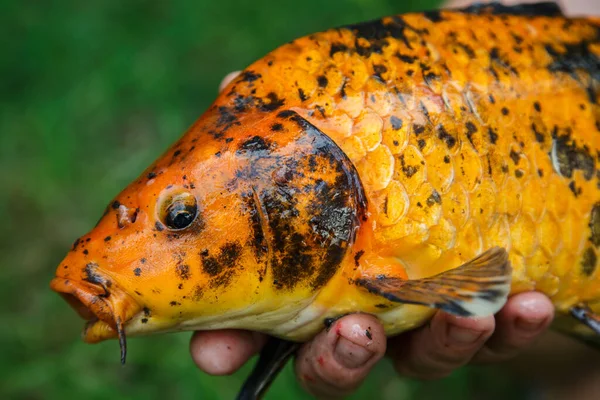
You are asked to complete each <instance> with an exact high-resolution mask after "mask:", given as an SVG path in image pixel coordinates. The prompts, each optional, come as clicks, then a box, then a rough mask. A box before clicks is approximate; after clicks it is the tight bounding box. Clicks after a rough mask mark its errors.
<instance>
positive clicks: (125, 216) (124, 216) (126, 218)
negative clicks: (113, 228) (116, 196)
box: [117, 204, 140, 228]
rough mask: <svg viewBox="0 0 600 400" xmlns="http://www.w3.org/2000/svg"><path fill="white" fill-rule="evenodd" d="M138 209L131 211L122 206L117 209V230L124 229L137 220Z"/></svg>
mask: <svg viewBox="0 0 600 400" xmlns="http://www.w3.org/2000/svg"><path fill="white" fill-rule="evenodd" d="M139 211H140V209H139V208H136V209H131V208H129V207H127V206H125V205H123V204H121V205H119V208H118V209H117V225H118V226H119V228H124V227H126V226H127V225H129V224H133V223H134V222H135V220H136V219H137V215H138V212H139Z"/></svg>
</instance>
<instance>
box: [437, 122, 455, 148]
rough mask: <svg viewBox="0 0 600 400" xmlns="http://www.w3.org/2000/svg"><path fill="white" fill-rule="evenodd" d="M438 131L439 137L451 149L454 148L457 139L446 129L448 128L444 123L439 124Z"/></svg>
mask: <svg viewBox="0 0 600 400" xmlns="http://www.w3.org/2000/svg"><path fill="white" fill-rule="evenodd" d="M437 131H438V138H439V139H440V140H443V141H444V142H445V143H446V146H447V147H448V148H449V149H451V148H453V147H454V146H455V145H456V139H455V138H454V137H453V136H452V135H450V134H449V133H448V132H447V131H446V128H444V125H442V124H440V125H438V127H437Z"/></svg>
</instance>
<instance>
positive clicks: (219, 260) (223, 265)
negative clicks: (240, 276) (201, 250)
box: [202, 242, 242, 286]
mask: <svg viewBox="0 0 600 400" xmlns="http://www.w3.org/2000/svg"><path fill="white" fill-rule="evenodd" d="M241 254H242V246H241V245H240V244H239V243H236V242H227V243H225V244H224V245H223V246H222V247H221V249H220V253H219V254H218V256H217V257H214V256H213V257H208V256H202V269H203V270H204V272H206V273H207V274H208V275H210V276H213V277H214V276H216V275H219V274H220V273H221V272H223V271H224V270H226V269H231V268H233V267H235V266H236V263H237V261H238V260H239V257H240V256H241ZM232 276H233V275H232V274H228V275H227V277H222V278H221V279H220V280H212V281H211V282H212V284H213V285H217V286H219V285H220V284H222V285H226V284H228V283H229V282H230V280H231V278H232Z"/></svg>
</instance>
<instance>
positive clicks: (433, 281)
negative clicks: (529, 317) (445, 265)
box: [356, 247, 512, 317]
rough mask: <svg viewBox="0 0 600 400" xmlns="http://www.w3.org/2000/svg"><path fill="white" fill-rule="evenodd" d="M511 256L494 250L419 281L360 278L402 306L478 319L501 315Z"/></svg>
mask: <svg viewBox="0 0 600 400" xmlns="http://www.w3.org/2000/svg"><path fill="white" fill-rule="evenodd" d="M511 272H512V271H511V266H510V262H509V261H508V253H507V252H506V250H504V249H503V248H500V247H494V248H491V249H490V250H488V251H486V252H484V253H483V254H481V255H480V256H478V257H476V258H474V259H473V260H471V261H469V262H467V263H465V264H463V265H461V266H460V267H458V268H455V269H452V270H449V271H446V272H443V273H441V274H438V275H435V276H432V277H428V278H423V279H415V280H406V279H401V278H395V277H386V276H379V277H376V278H363V279H358V280H357V281H356V283H357V284H358V285H360V286H363V287H364V288H366V289H367V290H368V291H369V292H371V293H374V294H378V295H380V296H383V297H385V298H386V299H388V300H390V301H394V302H398V303H406V304H420V305H424V306H428V307H432V308H437V309H440V310H443V311H446V312H448V313H451V314H455V315H459V316H463V317H474V316H487V315H492V314H494V313H496V312H498V311H499V310H500V309H501V308H502V306H504V304H505V303H506V299H507V297H508V294H509V292H510V282H511Z"/></svg>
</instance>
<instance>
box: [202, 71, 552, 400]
mask: <svg viewBox="0 0 600 400" xmlns="http://www.w3.org/2000/svg"><path fill="white" fill-rule="evenodd" d="M238 74H239V72H232V73H230V74H228V75H227V76H226V77H225V78H224V79H223V81H222V82H221V84H220V85H219V91H221V90H223V88H224V87H225V86H227V84H229V82H231V81H232V80H233V79H234V78H235V77H236V76H237V75H238ZM553 318H554V306H553V305H552V303H551V302H550V300H549V299H548V298H547V297H546V296H545V295H543V294H541V293H537V292H526V293H520V294H518V295H515V296H513V297H511V298H510V299H509V300H508V302H507V303H506V305H505V306H504V308H503V309H502V310H501V311H500V312H499V313H498V314H496V315H495V316H490V317H486V318H461V317H456V316H452V315H450V314H447V313H444V312H441V311H440V312H438V313H436V314H435V316H434V317H433V318H432V319H431V321H430V322H429V323H428V324H427V325H425V326H423V327H421V328H419V329H416V330H413V331H410V332H406V333H403V334H401V335H398V336H396V337H392V338H386V336H385V333H384V331H383V327H382V325H381V324H380V323H379V321H378V320H377V318H375V317H373V316H371V315H367V314H352V315H347V316H345V317H343V318H340V319H339V320H337V321H336V322H335V323H334V324H333V325H332V326H331V327H330V329H328V330H324V331H322V332H321V333H319V334H318V335H317V336H316V337H315V338H313V339H312V340H311V341H310V342H308V343H305V344H304V345H303V346H302V347H301V348H300V350H299V351H298V353H297V357H296V362H295V369H296V375H297V378H298V380H299V382H300V383H301V384H302V386H303V387H304V388H305V389H306V390H307V391H308V392H309V393H310V394H312V395H314V396H316V397H318V398H328V399H334V398H342V397H344V396H347V395H349V394H351V393H352V392H353V391H354V390H356V389H357V388H358V387H359V386H360V384H361V383H362V382H363V380H364V379H365V378H366V377H367V375H368V374H369V371H370V370H371V368H372V367H373V366H374V365H375V364H376V363H377V362H378V361H379V360H381V359H382V358H383V357H384V356H385V355H387V356H388V357H390V358H391V360H392V362H393V364H394V367H395V369H396V371H397V372H398V373H399V374H400V375H403V376H406V377H411V378H416V379H439V378H443V377H446V376H448V375H450V374H451V373H452V371H454V370H455V369H457V368H459V367H461V366H463V365H466V364H468V363H495V362H501V361H505V360H508V359H510V358H512V357H514V356H515V355H517V354H518V353H519V352H520V351H521V350H524V349H526V348H528V347H529V346H531V344H532V343H533V342H534V341H535V340H536V339H537V338H538V337H539V336H540V335H541V334H542V333H543V332H544V331H545V330H546V329H547V328H548V326H549V325H550V323H551V322H552V319H553ZM367 331H368V332H369V334H368V335H367V334H366V332H367ZM266 340H267V337H266V336H265V335H263V334H260V333H255V332H247V331H241V330H231V329H229V330H219V331H205V332H195V333H194V335H193V336H192V339H191V342H190V352H191V354H192V359H193V360H194V362H195V363H196V365H197V366H198V368H200V369H201V370H202V371H204V372H206V373H208V374H211V375H229V374H232V373H233V372H235V371H236V370H237V369H238V368H240V367H241V366H242V365H243V364H244V363H245V362H246V361H247V360H248V359H249V358H250V357H252V356H253V355H255V354H257V353H258V352H260V350H261V348H262V346H263V345H264V344H265V342H266Z"/></svg>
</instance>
